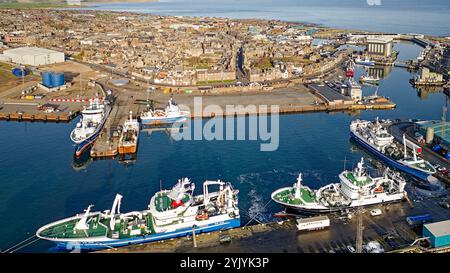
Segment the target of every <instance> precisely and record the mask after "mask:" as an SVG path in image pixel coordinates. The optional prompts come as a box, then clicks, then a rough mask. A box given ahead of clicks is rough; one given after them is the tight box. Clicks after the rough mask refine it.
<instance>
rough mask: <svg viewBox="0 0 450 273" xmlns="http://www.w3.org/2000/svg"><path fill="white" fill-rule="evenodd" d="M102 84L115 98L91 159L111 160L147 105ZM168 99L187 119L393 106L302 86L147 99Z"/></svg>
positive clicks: (136, 92) (138, 92)
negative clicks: (122, 131)
mask: <svg viewBox="0 0 450 273" xmlns="http://www.w3.org/2000/svg"><path fill="white" fill-rule="evenodd" d="M103 85H104V88H107V89H111V90H112V91H113V94H117V96H116V101H115V102H114V107H113V110H112V112H111V114H110V115H109V117H108V120H107V122H106V124H105V126H104V129H103V130H102V133H101V135H100V137H99V138H98V139H97V140H96V141H95V143H94V145H93V147H92V149H91V156H92V157H94V158H104V157H114V156H116V155H117V154H118V151H117V149H118V139H119V135H118V132H117V129H118V127H119V126H121V125H122V124H123V122H124V121H125V120H126V119H127V118H128V116H129V112H130V111H132V112H133V115H134V116H138V115H139V114H140V113H141V112H142V111H143V110H144V109H145V108H146V104H147V98H146V93H145V92H142V88H140V89H138V88H134V87H128V88H120V90H119V89H118V88H116V87H114V86H111V85H110V84H108V83H103ZM332 92H333V94H335V95H336V96H339V98H340V97H342V95H340V93H338V92H336V91H332ZM171 97H173V99H174V100H175V102H176V103H177V104H178V105H180V107H182V108H183V107H184V108H188V109H190V111H191V118H211V117H216V116H248V115H258V114H270V111H271V110H270V106H271V105H276V106H278V107H279V113H280V114H294V113H312V112H338V111H360V110H368V109H371V110H381V109H393V108H395V107H396V105H395V103H392V102H390V101H388V100H383V99H380V100H372V101H366V102H364V103H362V104H358V103H355V102H353V101H352V100H349V99H346V100H345V103H340V102H331V103H330V101H329V100H327V99H326V97H324V95H321V94H319V93H318V92H314V91H313V90H312V89H311V88H309V87H307V86H304V85H292V86H290V87H283V88H276V89H273V90H270V91H233V92H231V91H223V92H220V91H216V92H208V93H203V92H200V91H194V92H193V93H189V94H186V93H180V92H177V93H164V92H160V91H155V92H153V93H152V94H150V95H149V97H148V99H149V100H150V101H153V102H154V103H155V107H159V108H164V107H165V104H166V103H167V101H168V100H169V99H170V98H171ZM194 97H201V99H202V109H200V110H201V111H194V107H195V106H194ZM208 105H217V106H219V107H220V108H221V109H223V112H221V113H216V112H212V111H210V110H208V109H207V108H205V107H206V106H208ZM227 105H242V106H244V108H243V109H242V110H240V111H232V112H227V111H226V106H227ZM247 105H255V106H257V107H255V108H246V107H245V106H247ZM261 105H266V106H267V109H265V108H262V107H259V106H261ZM197 110H198V109H197Z"/></svg>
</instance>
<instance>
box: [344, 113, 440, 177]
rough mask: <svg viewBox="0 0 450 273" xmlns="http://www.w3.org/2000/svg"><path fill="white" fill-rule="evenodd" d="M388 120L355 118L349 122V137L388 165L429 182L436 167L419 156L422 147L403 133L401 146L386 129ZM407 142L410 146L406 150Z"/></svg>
mask: <svg viewBox="0 0 450 273" xmlns="http://www.w3.org/2000/svg"><path fill="white" fill-rule="evenodd" d="M389 124H390V121H382V122H380V121H379V120H378V118H377V119H376V121H374V122H372V121H365V120H355V121H352V123H351V124H350V137H351V138H352V139H353V140H355V141H356V142H357V143H358V144H359V145H361V146H362V147H364V148H365V149H367V150H368V151H369V152H371V153H372V154H373V155H375V156H376V157H377V158H379V159H380V160H382V161H383V162H385V163H386V164H388V165H389V166H391V167H393V168H396V169H398V170H400V171H403V172H405V173H407V174H409V175H412V176H413V177H416V178H418V179H420V180H422V181H426V182H430V181H433V180H434V179H433V178H432V177H431V175H433V174H434V173H436V169H435V168H434V166H433V165H432V164H430V163H429V162H428V161H426V160H424V159H423V158H421V157H420V156H419V153H421V151H422V149H421V147H419V146H417V145H415V144H414V143H412V142H410V141H409V140H407V139H406V137H405V135H403V147H402V145H400V144H399V143H396V142H395V141H394V137H393V136H392V135H391V134H390V133H389V132H388V131H387V127H388V126H389ZM407 143H409V146H410V147H412V148H411V151H409V150H408V147H407Z"/></svg>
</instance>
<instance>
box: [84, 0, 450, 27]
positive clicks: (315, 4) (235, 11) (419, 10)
mask: <svg viewBox="0 0 450 273" xmlns="http://www.w3.org/2000/svg"><path fill="white" fill-rule="evenodd" d="M124 2H126V1H124ZM92 9H95V10H113V11H131V12H140V13H153V14H162V15H179V16H216V17H231V18H264V19H280V20H285V21H295V22H311V23H317V24H323V25H325V26H330V27H336V28H346V29H358V30H369V31H384V32H395V33H424V34H433V35H442V36H450V29H449V26H450V16H448V15H449V14H450V3H449V1H448V0H428V1H424V0H226V1H224V0H160V1H159V2H154V3H104V4H95V7H92Z"/></svg>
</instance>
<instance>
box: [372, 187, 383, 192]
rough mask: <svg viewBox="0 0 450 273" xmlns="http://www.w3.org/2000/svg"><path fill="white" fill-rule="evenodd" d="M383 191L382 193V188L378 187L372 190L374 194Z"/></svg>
mask: <svg viewBox="0 0 450 273" xmlns="http://www.w3.org/2000/svg"><path fill="white" fill-rule="evenodd" d="M383 191H384V188H383V186H379V187H378V188H376V189H375V190H374V192H375V193H382V192H383Z"/></svg>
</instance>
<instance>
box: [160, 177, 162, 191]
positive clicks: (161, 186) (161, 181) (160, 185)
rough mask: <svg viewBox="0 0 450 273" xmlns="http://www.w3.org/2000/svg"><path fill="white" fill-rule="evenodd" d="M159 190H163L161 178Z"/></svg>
mask: <svg viewBox="0 0 450 273" xmlns="http://www.w3.org/2000/svg"><path fill="white" fill-rule="evenodd" d="M159 190H160V191H162V180H161V179H160V180H159Z"/></svg>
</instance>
